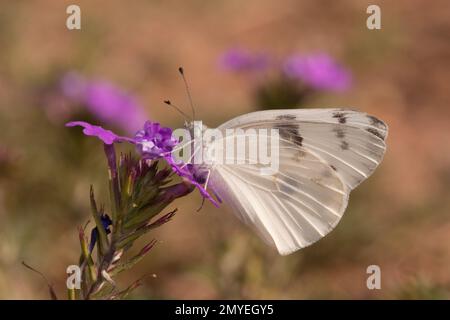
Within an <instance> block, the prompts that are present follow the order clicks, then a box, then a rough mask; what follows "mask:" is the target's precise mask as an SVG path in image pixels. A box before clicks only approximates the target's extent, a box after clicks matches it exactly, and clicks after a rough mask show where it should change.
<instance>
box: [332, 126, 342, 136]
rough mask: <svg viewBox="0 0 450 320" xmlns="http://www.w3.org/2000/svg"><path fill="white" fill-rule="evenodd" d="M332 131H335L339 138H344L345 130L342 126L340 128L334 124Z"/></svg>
mask: <svg viewBox="0 0 450 320" xmlns="http://www.w3.org/2000/svg"><path fill="white" fill-rule="evenodd" d="M333 131H334V132H335V133H336V137H337V138H339V139H344V138H345V131H344V129H343V128H340V127H338V126H336V127H335V128H334V129H333Z"/></svg>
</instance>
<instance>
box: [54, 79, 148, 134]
mask: <svg viewBox="0 0 450 320" xmlns="http://www.w3.org/2000/svg"><path fill="white" fill-rule="evenodd" d="M60 86H61V90H62V92H63V95H64V96H66V97H67V98H69V99H72V100H75V101H77V102H79V103H82V104H84V105H85V106H86V108H87V110H88V111H89V112H90V113H91V114H92V115H93V116H94V117H96V118H98V120H100V121H101V122H103V123H107V124H110V125H114V126H117V127H119V128H121V129H123V130H125V131H126V132H128V133H135V132H136V131H137V130H138V129H139V128H140V126H141V125H142V122H143V121H144V120H145V119H146V118H147V117H146V114H145V112H144V109H143V107H142V106H141V105H140V104H139V103H138V102H137V101H136V100H135V98H134V97H133V96H131V95H130V94H128V93H126V92H125V91H123V90H122V89H120V88H119V87H117V86H115V85H113V84H111V83H109V82H106V81H100V80H88V79H86V78H85V77H83V76H81V75H80V74H78V73H75V72H70V73H67V74H66V75H65V76H64V77H63V78H62V79H61V82H60Z"/></svg>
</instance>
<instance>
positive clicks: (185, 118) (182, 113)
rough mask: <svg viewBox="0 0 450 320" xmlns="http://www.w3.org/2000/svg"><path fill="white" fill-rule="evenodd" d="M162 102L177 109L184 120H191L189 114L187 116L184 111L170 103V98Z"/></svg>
mask: <svg viewBox="0 0 450 320" xmlns="http://www.w3.org/2000/svg"><path fill="white" fill-rule="evenodd" d="M164 103H165V104H167V105H168V106H170V107H172V108H174V109H175V110H176V111H178V112H179V113H180V114H181V115H182V116H183V118H184V120H187V119H190V120H191V117H190V116H188V115H187V114H186V113H184V112H183V111H182V110H181V109H180V108H179V107H177V106H176V105H174V104H172V102H170V100H164Z"/></svg>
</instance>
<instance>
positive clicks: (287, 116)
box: [275, 114, 297, 120]
mask: <svg viewBox="0 0 450 320" xmlns="http://www.w3.org/2000/svg"><path fill="white" fill-rule="evenodd" d="M275 119H276V120H295V119H297V117H296V116H294V115H292V114H282V115H279V116H277V117H276V118H275Z"/></svg>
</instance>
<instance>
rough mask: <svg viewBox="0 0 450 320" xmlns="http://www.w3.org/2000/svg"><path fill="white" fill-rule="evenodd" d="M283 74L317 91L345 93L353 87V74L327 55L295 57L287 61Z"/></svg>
mask: <svg viewBox="0 0 450 320" xmlns="http://www.w3.org/2000/svg"><path fill="white" fill-rule="evenodd" d="M283 72H284V74H285V75H286V76H288V77H290V78H294V79H299V80H301V81H303V82H304V83H305V84H307V85H309V86H311V87H312V88H314V89H317V90H332V91H344V90H346V89H348V88H349V87H350V85H351V74H350V72H349V71H348V70H347V69H345V68H344V67H343V66H341V65H339V64H338V63H337V62H336V61H335V60H334V59H333V58H332V57H331V56H329V55H327V54H324V53H322V54H316V55H307V56H303V55H294V56H291V57H289V58H287V59H286V61H285V63H284V66H283Z"/></svg>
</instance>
